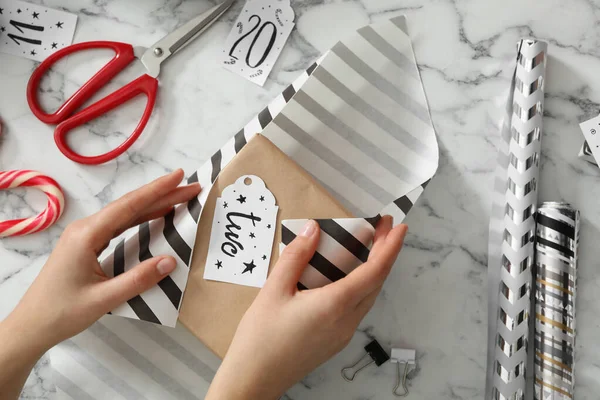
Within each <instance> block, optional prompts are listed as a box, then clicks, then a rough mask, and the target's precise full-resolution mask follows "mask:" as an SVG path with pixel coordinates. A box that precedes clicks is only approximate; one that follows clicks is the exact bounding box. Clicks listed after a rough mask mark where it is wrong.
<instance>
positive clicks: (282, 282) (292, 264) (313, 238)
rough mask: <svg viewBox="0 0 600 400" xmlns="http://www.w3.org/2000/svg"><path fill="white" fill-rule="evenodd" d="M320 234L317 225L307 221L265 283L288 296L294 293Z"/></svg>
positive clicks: (284, 251)
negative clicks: (281, 290)
mask: <svg viewBox="0 0 600 400" xmlns="http://www.w3.org/2000/svg"><path fill="white" fill-rule="evenodd" d="M320 233H321V230H320V229H319V224H317V222H316V221H314V220H310V221H308V222H307V223H306V224H305V225H304V227H303V228H302V230H301V231H300V234H299V235H298V236H296V238H295V239H294V240H292V242H291V243H290V244H289V245H287V247H286V248H285V249H284V250H283V252H282V253H281V255H280V256H279V260H278V261H277V265H275V267H274V268H273V271H272V272H271V275H270V276H269V279H268V282H267V283H269V284H270V285H273V286H276V287H278V288H281V289H283V290H284V291H286V292H288V293H290V294H291V293H295V292H296V290H297V288H296V284H297V283H298V280H299V279H300V276H301V275H302V272H303V271H304V269H305V268H306V266H307V265H308V262H309V261H310V259H311V258H312V256H313V254H315V250H316V249H317V244H318V243H319V235H320Z"/></svg>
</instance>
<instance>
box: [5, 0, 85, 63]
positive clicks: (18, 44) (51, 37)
mask: <svg viewBox="0 0 600 400" xmlns="http://www.w3.org/2000/svg"><path fill="white" fill-rule="evenodd" d="M76 25H77V16H76V15H75V14H70V13H67V12H64V11H58V10H53V9H51V8H48V7H43V6H38V5H35V4H30V3H25V2H23V1H17V0H0V52H2V53H8V54H12V55H15V56H20V57H25V58H29V59H31V60H35V61H43V60H44V59H45V58H46V57H48V56H49V55H50V54H52V53H54V52H56V51H58V50H60V49H62V48H63V47H65V46H69V45H70V44H71V42H72V41H73V35H74V34H75V26H76Z"/></svg>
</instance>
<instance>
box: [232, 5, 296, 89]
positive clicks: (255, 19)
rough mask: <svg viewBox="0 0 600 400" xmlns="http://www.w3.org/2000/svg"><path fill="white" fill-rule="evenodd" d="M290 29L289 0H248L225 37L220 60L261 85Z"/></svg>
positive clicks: (292, 18)
mask: <svg viewBox="0 0 600 400" xmlns="http://www.w3.org/2000/svg"><path fill="white" fill-rule="evenodd" d="M293 28H294V10H293V9H292V7H291V6H290V0H248V1H247V2H246V4H245V5H244V9H243V10H242V12H241V13H240V15H239V16H238V18H237V20H236V21H235V25H234V26H233V29H232V30H231V32H230V33H229V36H228V37H227V41H226V42H225V49H224V50H223V56H222V59H221V60H222V61H221V62H222V63H223V65H224V66H225V68H227V69H228V70H230V71H233V72H235V73H237V74H238V75H241V76H243V77H244V78H246V79H248V80H250V81H251V82H254V83H256V84H257V85H260V86H262V85H264V84H265V82H266V80H267V77H268V76H269V74H270V73H271V70H272V69H273V65H274V64H275V61H277V58H278V57H279V54H280V53H281V51H282V50H283V46H284V45H285V42H286V41H287V39H288V36H289V35H290V33H291V32H292V29H293Z"/></svg>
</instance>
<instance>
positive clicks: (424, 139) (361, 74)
mask: <svg viewBox="0 0 600 400" xmlns="http://www.w3.org/2000/svg"><path fill="white" fill-rule="evenodd" d="M407 32H408V30H407V27H406V21H405V18H404V17H397V18H393V19H391V20H388V21H384V22H381V23H377V24H374V25H370V26H366V27H364V28H361V29H359V30H358V31H357V33H356V34H355V35H353V36H352V37H351V38H349V39H348V40H344V41H341V42H338V43H337V44H336V45H335V46H333V48H332V49H331V50H330V51H329V52H328V53H327V54H326V55H325V56H324V57H323V58H322V60H321V61H320V62H318V63H315V64H313V65H312V66H311V67H310V68H309V69H308V70H307V71H306V72H305V73H304V74H303V75H302V76H301V77H300V78H299V79H298V80H297V81H296V82H294V84H292V85H291V86H289V87H288V88H287V89H286V90H284V91H283V93H282V94H281V95H279V96H278V97H277V98H276V99H275V100H274V101H273V102H272V103H271V104H270V105H269V106H268V107H267V108H265V109H264V110H263V111H261V112H260V113H259V114H258V115H257V116H256V117H255V118H254V119H253V120H252V121H251V122H250V123H249V124H248V125H246V127H244V129H243V130H241V131H239V132H238V133H237V134H235V135H234V137H233V138H231V139H230V140H229V141H228V142H227V143H226V144H225V145H224V146H223V147H222V148H221V149H220V150H218V151H217V152H216V153H215V154H214V155H213V156H212V157H211V159H210V161H208V162H206V163H205V164H204V165H203V166H202V167H201V168H200V169H199V170H198V171H196V172H195V173H194V174H193V175H192V176H191V177H190V179H189V182H200V184H201V186H202V188H203V190H202V192H201V193H200V195H199V196H198V198H196V199H193V200H192V201H190V202H189V203H188V204H187V205H182V206H179V207H177V208H175V209H174V210H173V211H172V212H171V213H170V214H169V215H167V216H166V217H165V218H162V219H158V220H156V221H152V222H150V224H143V225H140V227H139V229H138V232H136V233H134V234H133V235H132V236H131V237H129V238H127V239H125V240H124V241H122V242H120V243H119V244H118V245H117V247H116V249H115V250H114V252H113V253H111V254H110V255H108V256H107V257H106V258H105V259H104V260H103V262H102V268H103V269H104V271H105V272H106V274H107V275H108V276H116V275H118V274H121V273H123V272H125V271H127V270H128V269H130V268H133V267H134V266H135V265H137V264H138V263H139V262H140V261H143V260H145V259H147V258H148V257H151V256H152V255H154V254H167V255H171V256H173V257H175V259H176V260H177V262H178V268H177V269H176V270H175V271H174V272H173V273H172V274H171V275H170V276H169V277H167V278H165V279H164V280H163V281H162V282H160V283H159V284H158V285H157V286H156V287H154V288H152V289H151V290H149V291H147V292H145V293H142V294H141V295H139V296H137V297H135V298H133V299H131V300H129V301H128V302H127V303H125V304H123V305H121V306H119V307H118V308H117V309H115V310H113V311H112V314H113V315H120V316H124V317H129V318H134V319H141V320H144V321H149V322H153V323H157V324H161V325H168V326H174V325H175V323H176V321H177V317H178V314H179V306H180V305H181V299H182V295H183V291H184V290H185V286H186V282H187V277H188V272H189V265H190V262H191V259H192V250H193V244H194V242H195V239H196V230H197V225H198V221H199V219H200V218H202V206H203V204H204V202H205V201H206V199H207V197H208V195H209V193H210V191H211V187H212V184H213V182H214V181H215V180H216V179H217V177H218V176H219V173H220V172H221V170H222V169H223V168H225V167H226V166H227V164H228V163H229V162H230V161H231V160H232V159H233V158H234V157H235V155H236V154H237V153H238V152H239V151H240V150H241V149H242V148H243V147H244V145H245V144H246V143H247V142H248V141H249V140H251V139H252V137H253V136H254V135H255V134H257V133H261V134H262V135H263V136H265V137H266V138H268V139H269V140H270V141H271V142H273V143H274V144H275V145H276V146H277V147H279V148H280V149H281V150H282V151H283V152H284V153H286V154H287V155H288V156H289V157H290V158H292V159H293V160H294V161H296V162H297V163H298V164H299V165H300V166H301V167H302V168H304V169H305V170H306V171H308V172H309V173H310V174H311V175H312V176H313V177H314V178H315V179H316V180H317V181H318V182H319V183H320V184H321V185H322V186H323V187H325V188H326V189H327V190H328V191H329V192H330V193H331V194H332V195H334V197H336V198H337V199H338V200H339V201H340V202H341V203H342V204H343V205H344V206H345V207H346V208H347V209H348V210H350V211H351V212H352V213H353V214H354V215H357V216H366V217H367V218H371V219H372V218H376V216H378V215H380V213H385V214H391V215H392V216H394V217H395V221H396V222H397V223H399V222H401V221H402V220H403V219H404V217H405V216H406V214H407V213H408V211H409V210H410V208H411V207H412V205H413V204H414V202H415V201H416V200H417V198H418V197H419V195H420V194H421V193H422V192H423V190H424V187H425V185H426V183H427V182H428V181H429V180H430V179H431V177H432V176H433V174H434V173H435V171H436V169H437V166H438V147H437V141H436V138H435V131H434V128H433V124H432V122H431V118H430V115H429V108H428V105H427V100H426V98H425V93H424V91H423V87H422V84H421V80H420V76H419V70H418V68H417V64H416V61H415V58H414V54H413V50H412V44H411V41H410V37H409V36H408V33H407ZM358 221H362V223H356V224H352V228H355V229H356V232H355V231H353V230H352V229H350V230H348V231H347V233H348V235H349V236H356V235H362V233H363V232H364V227H365V226H366V225H365V219H364V218H359V219H358ZM371 228H372V227H371ZM372 236H373V234H372V230H371V239H372ZM364 245H365V247H367V248H368V247H369V246H370V240H365V242H364ZM325 262H328V263H331V264H334V265H335V270H337V271H338V272H331V271H335V270H334V269H332V268H330V269H329V271H330V272H331V273H330V274H329V275H323V276H321V277H319V278H318V279H316V278H315V279H312V281H315V282H317V281H319V282H327V281H332V280H335V279H339V278H341V277H343V276H344V274H342V273H340V272H344V273H349V272H350V271H351V270H352V268H350V267H349V265H345V264H344V263H345V262H346V259H345V258H344V259H339V260H338V259H335V258H326V261H325V260H324V261H323V262H321V264H324V263H325ZM321 275H322V274H321ZM308 287H310V285H309V286H308Z"/></svg>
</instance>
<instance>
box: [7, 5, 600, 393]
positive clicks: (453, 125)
mask: <svg viewBox="0 0 600 400" xmlns="http://www.w3.org/2000/svg"><path fill="white" fill-rule="evenodd" d="M35 2H40V3H44V4H46V5H48V6H51V7H58V8H63V9H65V10H68V11H70V12H73V13H76V14H78V15H79V24H78V28H77V32H76V35H75V40H76V41H77V42H81V41H87V40H96V39H105V40H121V41H128V42H132V43H135V44H138V45H146V46H147V45H150V44H152V43H153V42H154V41H155V40H157V39H158V38H160V37H161V36H162V35H163V34H165V33H166V32H168V31H170V30H171V29H173V28H174V27H176V26H177V25H178V24H180V23H182V22H184V21H186V20H188V19H189V18H190V17H191V16H193V15H195V14H197V13H199V12H201V11H202V10H204V9H206V8H207V7H208V6H209V2H208V1H206V0H183V1H165V0H152V1H133V0H120V1H119V0H108V1H97V0H44V1H41V0H35ZM240 3H241V2H240ZM292 5H293V7H294V9H295V11H296V15H297V28H296V29H295V30H294V32H293V33H292V35H291V37H290V40H289V42H288V44H287V46H286V48H285V49H284V51H283V54H282V56H281V58H280V60H279V62H278V63H277V65H276V66H275V68H274V71H273V73H272V74H271V76H270V78H269V80H268V81H267V83H266V85H265V87H264V88H261V87H258V86H256V85H254V84H252V83H250V82H247V81H245V80H243V79H241V78H238V77H236V76H234V75H232V74H231V73H230V72H228V71H226V70H224V69H222V68H221V67H219V66H217V65H216V63H215V55H216V54H217V52H218V51H220V50H221V48H220V46H221V44H222V43H223V41H224V39H225V37H226V35H227V33H228V31H229V30H230V28H231V24H232V23H233V20H234V19H235V17H236V15H237V12H239V10H240V8H241V4H237V5H236V6H234V7H233V9H232V10H231V11H230V12H228V14H227V15H226V16H225V17H224V18H223V19H222V20H221V21H219V22H218V23H217V24H216V25H215V27H214V28H213V29H211V30H210V31H209V33H207V35H206V36H205V37H203V38H202V39H201V40H197V41H195V42H194V43H192V44H191V45H190V48H188V49H186V51H184V52H182V53H181V54H179V55H178V56H177V57H175V58H174V59H173V60H172V61H171V62H169V64H168V65H167V66H166V67H165V68H164V70H163V74H162V75H161V86H162V87H161V89H162V91H161V92H160V97H159V99H158V104H157V110H156V111H155V113H154V115H153V117H152V120H151V122H150V126H149V127H148V128H147V129H146V132H144V134H143V136H142V138H141V140H139V141H138V142H137V143H136V144H135V145H134V146H133V147H132V148H131V149H130V150H129V151H128V152H127V153H126V155H124V156H122V157H120V158H119V159H118V160H117V161H116V162H111V163H108V164H105V165H102V166H96V167H85V166H81V165H77V164H74V163H72V162H70V161H69V160H67V159H66V158H65V157H63V156H62V155H61V154H60V153H59V151H58V150H57V148H56V147H55V146H54V144H53V141H52V128H51V127H48V126H45V125H44V124H42V123H40V122H39V121H38V120H37V119H35V118H34V117H33V115H32V114H31V112H30V111H29V108H28V107H27V104H26V99H25V86H26V84H27V80H28V78H29V76H30V74H31V72H32V70H33V68H34V66H35V64H34V63H33V62H31V61H28V60H25V59H20V58H15V57H12V56H8V55H4V54H0V117H1V118H2V119H3V121H4V132H3V136H2V137H1V138H0V170H7V169H23V168H28V169H37V170H40V171H43V172H45V173H47V174H49V175H51V176H53V177H55V178H56V179H57V180H58V181H59V182H60V184H61V185H62V186H63V188H64V189H65V191H66V194H67V202H68V208H67V210H66V212H65V214H64V216H63V218H62V219H61V220H60V222H59V223H58V224H57V225H56V226H54V227H53V228H51V229H50V230H48V231H46V232H44V233H41V234H36V235H34V236H30V237H24V238H16V239H3V240H1V241H0V318H4V317H5V316H6V315H7V314H8V313H9V312H10V311H11V309H12V308H13V307H14V305H15V304H16V303H17V302H18V300H19V298H20V297H21V295H22V294H23V293H24V292H25V290H26V289H27V287H28V285H29V284H30V283H31V281H32V280H33V279H34V278H35V276H36V274H37V273H38V271H39V270H40V268H41V267H42V265H43V264H44V261H45V260H46V258H47V256H48V254H49V253H50V251H51V250H52V248H53V245H54V244H55V243H56V240H57V239H58V237H59V235H60V233H61V231H62V230H63V229H64V228H65V226H66V225H67V224H68V223H69V222H71V221H73V220H75V219H77V218H80V217H83V216H85V215H87V214H90V213H92V212H94V211H96V210H98V209H100V208H101V207H102V206H103V205H105V204H106V203H107V202H109V201H111V200H113V199H115V198H116V197H118V196H120V195H122V194H124V193H126V192H127V191H129V190H131V189H133V188H135V187H138V186H139V185H141V184H143V183H145V182H147V181H149V180H151V179H153V178H155V177H157V176H159V175H161V174H164V173H165V172H167V171H170V170H172V169H174V168H176V167H182V168H184V169H185V171H186V172H188V173H189V172H191V171H193V170H195V169H196V168H197V167H198V166H199V165H201V164H202V163H203V162H204V161H205V160H206V159H207V158H208V157H209V156H210V155H211V154H212V153H213V152H214V151H215V150H216V149H217V148H219V147H220V146H221V144H222V143H224V141H225V140H226V139H228V138H229V137H230V136H231V135H232V134H233V133H234V132H236V131H237V130H238V129H239V128H240V127H241V126H243V125H244V124H245V123H246V122H247V121H248V120H249V118H251V117H252V116H253V115H254V114H255V113H256V112H257V111H259V110H260V109H261V108H262V107H263V106H264V105H266V104H267V103H268V102H269V100H270V99H271V98H273V97H274V96H275V95H277V94H278V93H279V92H280V91H281V90H282V89H283V88H284V87H285V86H286V85H287V84H288V83H289V82H291V81H292V80H293V79H294V78H295V77H296V76H297V75H298V74H299V73H300V72H301V71H302V70H303V69H304V68H306V67H307V66H309V65H310V64H311V63H312V61H313V60H314V59H315V58H317V57H318V56H319V55H320V54H321V53H323V52H324V51H325V50H327V49H328V48H329V47H330V46H331V45H333V44H334V43H335V42H336V40H337V39H338V38H340V37H342V36H343V35H345V34H348V33H350V32H351V31H353V30H354V29H356V28H359V27H361V26H363V25H365V24H367V23H369V21H375V20H378V19H381V18H389V17H392V16H394V15H398V14H406V15H408V17H409V21H408V22H409V29H410V30H411V32H412V36H413V43H414V48H415V52H416V57H417V60H418V62H419V66H420V69H421V73H422V78H423V82H424V86H425V91H426V93H427V97H428V100H429V104H430V107H431V112H432V116H433V121H434V124H435V127H436V130H437V134H438V140H439V145H440V152H441V161H440V168H439V171H438V174H437V176H436V177H435V178H434V180H433V181H432V183H431V184H430V185H429V187H428V190H427V191H426V192H425V195H424V196H423V197H421V199H420V201H419V203H418V205H417V206H416V207H415V208H414V209H413V211H412V212H411V213H410V215H409V217H408V218H407V221H406V222H407V223H408V224H409V226H410V233H409V236H408V238H407V241H406V245H405V248H404V250H403V251H402V254H401V257H400V259H399V262H398V264H397V266H396V268H395V269H394V271H393V272H392V273H391V276H390V277H389V279H388V280H387V282H386V284H385V287H384V290H383V291H382V293H381V295H380V297H379V299H378V301H377V303H376V305H375V307H374V308H373V310H372V311H371V312H370V314H369V315H368V316H367V317H366V319H365V320H364V321H363V323H362V324H361V326H360V328H359V329H358V331H357V332H356V335H355V337H354V339H353V340H352V342H351V344H350V345H349V346H348V348H346V349H345V350H344V351H343V352H341V353H340V354H339V355H337V356H336V357H335V358H333V359H332V360H331V361H329V362H328V363H326V364H325V365H323V366H322V367H320V368H318V369H317V370H316V371H314V372H313V373H311V374H310V375H309V376H307V377H306V378H305V379H304V380H302V381H301V382H300V383H299V384H298V385H296V386H295V387H293V388H292V389H290V390H289V392H288V394H287V398H288V399H294V400H300V399H338V398H339V399H342V398H343V399H367V398H369V399H384V398H392V395H391V390H392V387H393V385H394V383H395V367H394V365H392V364H389V363H388V364H384V365H383V366H381V367H380V368H374V367H373V368H369V369H367V370H365V372H364V373H362V374H361V375H360V376H359V377H357V379H356V381H355V382H354V383H352V384H351V383H347V382H345V381H343V380H342V378H341V377H340V373H339V371H340V369H341V368H342V367H343V366H345V365H347V364H350V363H352V362H353V361H354V360H355V358H356V357H357V356H360V355H361V354H362V351H363V350H362V346H364V345H365V344H366V343H367V342H368V341H369V340H370V338H372V337H377V338H378V339H379V341H380V342H381V343H382V344H383V345H384V346H385V347H387V348H388V349H389V348H390V347H392V346H394V347H408V348H415V349H417V353H418V367H417V369H416V370H415V371H414V372H412V373H411V374H410V376H409V377H410V381H409V388H410V391H411V393H412V394H411V397H410V398H413V399H481V398H482V397H483V393H484V385H485V383H484V381H485V358H486V319H487V304H486V292H487V274H486V264H487V258H486V257H487V256H486V252H487V230H488V228H487V225H488V218H489V210H490V204H491V188H492V175H493V170H494V167H495V159H496V144H497V143H498V140H499V137H498V133H497V130H496V129H495V126H496V125H497V122H498V121H497V120H496V114H494V110H495V107H496V106H497V105H498V104H500V100H501V99H502V98H503V95H504V94H505V92H506V90H507V87H508V86H507V85H508V80H507V79H508V73H507V72H509V71H507V65H508V61H510V60H511V57H513V55H514V50H515V43H516V41H517V39H518V38H520V37H523V36H534V37H538V38H542V39H546V40H548V41H549V43H550V45H549V55H550V57H551V58H550V61H549V64H548V78H547V87H546V88H547V94H546V110H545V119H544V124H545V129H544V133H543V139H542V147H543V151H542V153H543V155H542V175H541V185H540V200H562V201H569V202H571V203H572V204H574V205H575V206H576V207H578V208H579V209H580V210H581V211H582V217H583V218H582V219H583V223H582V229H581V263H580V266H579V298H578V303H577V313H578V316H577V318H578V341H577V355H576V359H577V373H576V382H577V383H576V393H577V398H578V399H580V400H584V399H595V398H597V397H598V394H597V393H598V392H599V391H600V379H599V378H598V377H599V376H600V344H599V343H598V340H597V336H596V335H597V333H598V329H599V326H600V291H598V289H599V287H600V271H598V270H596V268H595V265H594V261H593V260H594V259H595V256H596V255H595V251H597V250H596V249H595V245H594V244H593V243H597V242H598V241H600V211H599V210H598V209H597V203H596V201H597V199H598V198H599V197H600V185H599V186H598V187H597V186H595V185H596V184H597V183H598V178H599V176H600V171H599V170H598V168H597V167H594V166H592V165H589V164H587V163H586V162H583V161H581V160H579V159H578V158H577V152H578V149H579V147H580V145H581V143H582V140H583V138H582V135H581V133H580V131H579V128H578V118H580V117H582V116H584V115H591V114H594V113H596V114H597V112H598V111H599V109H600V77H599V76H598V71H600V48H599V46H598V45H599V44H600V23H599V22H600V3H599V2H598V1H596V0H571V1H569V2H562V1H560V0H547V1H545V2H539V1H532V0H531V1H529V0H528V1H525V0H519V1H517V0H504V1H481V0H402V1H401V0H351V1H338V0H316V1H315V0H298V1H292ZM104 56H106V57H105V58H102V57H104ZM108 56H109V55H108V54H102V53H101V54H100V55H98V56H96V55H95V56H93V57H86V58H85V59H82V58H79V59H72V61H69V62H67V63H65V65H61V66H59V68H58V71H57V72H56V73H54V74H53V75H52V76H51V79H50V82H49V84H48V87H47V89H48V90H47V92H46V93H45V96H44V98H45V101H46V103H47V106H49V107H52V106H57V105H58V104H59V102H60V101H61V100H62V99H64V98H65V96H68V95H69V94H71V93H73V91H74V90H75V89H76V88H77V87H78V86H79V85H80V84H81V83H82V82H83V81H84V80H85V79H87V78H88V77H89V76H90V75H91V74H92V72H94V71H95V69H96V68H98V67H99V65H101V63H102V62H103V61H105V60H106V59H108ZM66 71H69V73H68V74H63V72H66ZM139 72H140V69H136V68H133V69H132V70H130V71H128V72H127V73H125V74H124V75H123V76H119V78H118V79H117V80H116V82H115V83H114V84H113V85H112V88H115V87H117V86H118V85H120V84H123V83H124V82H126V81H127V79H129V78H131V77H133V76H135V75H136V74H138V73H139ZM143 106H144V102H143V101H141V100H140V101H136V102H133V103H132V104H131V105H130V106H128V107H127V108H125V109H123V110H120V111H118V112H115V113H113V114H110V115H108V116H107V117H104V118H102V119H99V120H98V121H95V122H94V123H92V124H91V125H90V126H88V127H86V128H85V129H80V130H79V131H78V132H77V134H76V136H77V137H76V139H75V140H74V143H75V146H76V148H77V149H79V150H81V151H83V152H87V154H93V153H94V152H95V153H99V152H100V151H104V150H106V149H108V148H110V147H111V146H114V145H116V144H118V143H120V141H122V139H123V138H124V137H125V135H127V134H128V133H129V132H130V131H131V129H132V128H133V126H135V124H136V123H137V121H138V118H139V116H140V115H141V111H142V109H143ZM107 132H108V133H107ZM44 204H45V201H44V198H43V197H42V195H40V194H38V193H35V192H30V191H22V192H21V191H11V192H0V205H1V206H0V219H4V218H7V217H17V216H25V215H29V214H31V213H32V212H34V211H36V210H39V209H40V208H41V207H43V205H44ZM209 362H210V363H212V364H210V365H214V366H215V367H216V363H215V362H214V360H207V363H209ZM47 365H48V360H47V359H43V360H42V361H41V362H40V363H39V364H38V366H37V367H36V369H35V371H34V373H33V374H32V376H31V377H30V379H29V380H28V382H27V386H26V388H25V390H24V392H23V398H40V399H41V398H47V397H48V396H49V395H50V393H51V391H52V384H51V382H50V379H49V376H48V373H47V370H48V368H47Z"/></svg>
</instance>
